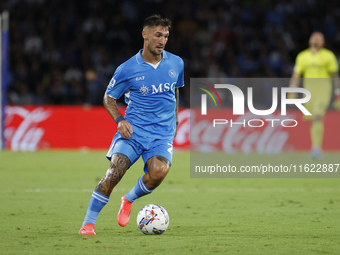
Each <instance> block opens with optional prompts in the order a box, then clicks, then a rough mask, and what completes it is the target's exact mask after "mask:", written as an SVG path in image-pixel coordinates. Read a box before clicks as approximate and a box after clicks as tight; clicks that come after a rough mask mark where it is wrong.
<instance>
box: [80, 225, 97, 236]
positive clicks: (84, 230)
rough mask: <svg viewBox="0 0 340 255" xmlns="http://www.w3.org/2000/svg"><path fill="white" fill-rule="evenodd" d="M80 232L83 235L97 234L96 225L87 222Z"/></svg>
mask: <svg viewBox="0 0 340 255" xmlns="http://www.w3.org/2000/svg"><path fill="white" fill-rule="evenodd" d="M78 234H81V235H96V233H95V232H94V225H93V224H86V225H85V226H82V227H81V228H80V230H79V232H78Z"/></svg>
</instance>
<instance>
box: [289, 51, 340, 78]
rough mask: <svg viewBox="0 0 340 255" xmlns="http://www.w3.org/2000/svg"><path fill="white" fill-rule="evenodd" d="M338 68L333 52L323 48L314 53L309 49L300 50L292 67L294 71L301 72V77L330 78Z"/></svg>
mask: <svg viewBox="0 0 340 255" xmlns="http://www.w3.org/2000/svg"><path fill="white" fill-rule="evenodd" d="M338 70H339V67H338V63H337V60H336V57H335V55H334V53H333V52H331V51H330V50H327V49H325V48H322V49H320V50H319V51H318V52H316V53H314V54H313V53H312V52H311V51H310V50H309V49H306V50H304V51H302V52H300V53H299V54H298V56H297V58H296V63H295V67H294V72H296V73H299V74H302V75H303V78H331V77H332V73H334V72H338Z"/></svg>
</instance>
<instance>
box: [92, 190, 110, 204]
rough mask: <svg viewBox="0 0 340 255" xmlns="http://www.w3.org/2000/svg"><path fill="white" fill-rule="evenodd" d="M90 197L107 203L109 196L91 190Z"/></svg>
mask: <svg viewBox="0 0 340 255" xmlns="http://www.w3.org/2000/svg"><path fill="white" fill-rule="evenodd" d="M92 197H93V198H95V199H97V200H99V201H100V202H102V203H103V204H107V202H109V197H107V196H105V195H103V194H101V193H99V192H98V191H95V190H94V191H93V193H92Z"/></svg>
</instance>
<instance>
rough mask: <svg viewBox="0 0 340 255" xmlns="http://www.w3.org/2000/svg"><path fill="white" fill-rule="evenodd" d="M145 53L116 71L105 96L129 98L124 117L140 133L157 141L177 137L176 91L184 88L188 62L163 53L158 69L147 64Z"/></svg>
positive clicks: (137, 55)
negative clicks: (186, 63)
mask: <svg viewBox="0 0 340 255" xmlns="http://www.w3.org/2000/svg"><path fill="white" fill-rule="evenodd" d="M141 53H142V50H140V51H139V52H138V53H137V54H136V55H135V56H133V57H131V58H130V59H129V60H127V61H126V62H124V63H123V64H121V65H120V66H119V67H118V68H117V69H116V71H115V73H114V74H113V76H112V78H111V81H110V83H109V85H108V86H107V89H106V92H105V93H106V94H107V95H108V96H110V97H112V98H115V99H118V98H120V97H121V96H122V95H123V94H124V95H125V102H126V103H127V108H126V111H125V116H124V117H125V119H126V120H127V121H128V122H129V123H130V124H131V125H132V127H133V131H134V132H136V134H138V135H140V136H143V137H150V138H153V139H163V138H164V139H168V138H171V137H172V138H173V137H174V135H175V131H176V114H175V109H176V97H175V88H178V87H182V86H184V62H183V60H182V59H181V58H180V57H178V56H176V55H174V54H172V53H170V52H167V51H163V53H162V59H161V61H160V63H159V64H158V66H157V67H155V66H152V65H150V64H148V63H146V62H145V61H144V59H143V58H142V55H141Z"/></svg>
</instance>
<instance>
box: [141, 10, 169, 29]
mask: <svg viewBox="0 0 340 255" xmlns="http://www.w3.org/2000/svg"><path fill="white" fill-rule="evenodd" d="M154 26H163V27H167V28H168V29H169V30H170V29H171V20H170V19H168V18H163V17H162V16H161V15H158V14H154V15H151V16H149V17H147V18H146V19H145V20H144V24H143V29H144V28H145V27H154Z"/></svg>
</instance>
